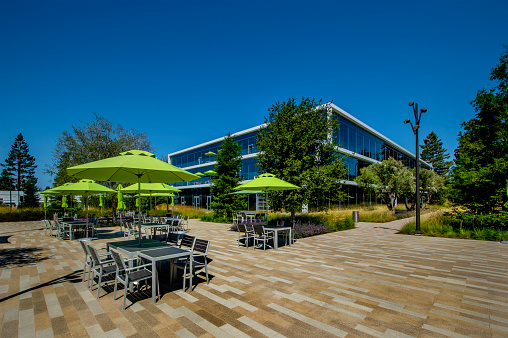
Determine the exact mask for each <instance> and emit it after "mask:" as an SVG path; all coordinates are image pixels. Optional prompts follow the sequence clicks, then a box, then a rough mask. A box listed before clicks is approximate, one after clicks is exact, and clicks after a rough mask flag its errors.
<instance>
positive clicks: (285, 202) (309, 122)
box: [257, 98, 346, 219]
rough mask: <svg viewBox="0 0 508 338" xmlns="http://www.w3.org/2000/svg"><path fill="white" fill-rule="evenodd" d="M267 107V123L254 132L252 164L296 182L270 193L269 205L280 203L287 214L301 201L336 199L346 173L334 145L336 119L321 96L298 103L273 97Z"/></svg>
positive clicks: (320, 203) (275, 206) (316, 202)
mask: <svg viewBox="0 0 508 338" xmlns="http://www.w3.org/2000/svg"><path fill="white" fill-rule="evenodd" d="M268 112H269V116H268V118H266V117H265V123H266V127H265V128H264V129H262V130H261V131H260V132H259V133H258V136H257V144H258V149H259V151H260V153H259V156H258V162H257V165H258V166H260V167H261V168H262V171H264V172H270V173H272V174H274V175H276V176H277V177H278V178H280V179H283V180H285V181H287V182H290V183H292V184H295V185H297V186H299V187H301V189H298V190H290V191H283V192H277V193H273V194H272V198H271V200H270V204H271V207H272V208H273V209H274V210H279V209H282V208H285V209H286V210H288V211H290V212H291V217H292V219H294V215H295V212H296V211H299V210H301V209H302V206H303V205H304V204H311V205H315V206H318V207H319V206H321V208H322V209H326V208H327V207H328V203H323V201H324V200H325V199H326V200H328V199H331V200H338V199H340V197H341V196H342V195H343V192H342V185H341V184H340V183H339V181H340V180H341V179H343V178H344V177H345V176H346V169H345V168H344V163H343V162H342V161H341V160H340V159H339V157H338V155H337V153H336V151H335V143H334V138H333V135H334V131H335V130H337V128H338V123H337V119H335V118H332V117H331V116H329V114H328V109H327V107H326V106H323V105H321V101H319V102H316V101H315V100H314V99H309V98H302V101H301V102H299V103H297V102H296V100H295V99H294V98H290V99H288V101H287V102H282V103H281V102H277V103H275V104H274V105H272V107H271V108H269V109H268Z"/></svg>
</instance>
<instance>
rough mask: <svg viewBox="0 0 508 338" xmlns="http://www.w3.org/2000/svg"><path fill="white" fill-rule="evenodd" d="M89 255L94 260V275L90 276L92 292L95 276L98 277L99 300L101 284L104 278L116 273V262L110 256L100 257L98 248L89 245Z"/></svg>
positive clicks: (92, 269) (92, 270)
mask: <svg viewBox="0 0 508 338" xmlns="http://www.w3.org/2000/svg"><path fill="white" fill-rule="evenodd" d="M87 249H88V254H89V255H90V257H91V259H92V268H91V272H92V275H91V276H88V277H89V279H90V291H92V289H93V283H94V280H95V276H98V279H97V299H99V296H100V292H101V284H102V278H103V277H105V276H107V275H111V274H113V273H116V266H115V265H114V264H113V263H114V261H113V259H112V258H111V255H110V254H107V255H100V254H99V252H98V251H97V249H96V248H94V247H93V246H91V245H87Z"/></svg>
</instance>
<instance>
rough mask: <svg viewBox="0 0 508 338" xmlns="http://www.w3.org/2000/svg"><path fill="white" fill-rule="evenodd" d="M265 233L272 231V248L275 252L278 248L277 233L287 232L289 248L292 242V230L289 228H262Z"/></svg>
mask: <svg viewBox="0 0 508 338" xmlns="http://www.w3.org/2000/svg"><path fill="white" fill-rule="evenodd" d="M263 228H264V229H265V231H272V232H273V233H274V235H275V236H274V237H275V238H274V240H273V248H274V249H275V250H277V249H278V248H279V231H287V230H289V246H291V242H292V241H293V237H292V231H293V228H291V227H278V226H263Z"/></svg>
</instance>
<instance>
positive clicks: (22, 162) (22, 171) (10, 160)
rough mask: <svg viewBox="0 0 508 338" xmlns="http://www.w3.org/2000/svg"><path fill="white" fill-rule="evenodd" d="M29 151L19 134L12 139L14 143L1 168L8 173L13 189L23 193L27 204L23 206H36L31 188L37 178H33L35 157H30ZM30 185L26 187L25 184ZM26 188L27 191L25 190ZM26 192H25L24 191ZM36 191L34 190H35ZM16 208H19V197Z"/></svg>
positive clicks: (21, 135) (35, 198)
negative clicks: (11, 179) (12, 180)
mask: <svg viewBox="0 0 508 338" xmlns="http://www.w3.org/2000/svg"><path fill="white" fill-rule="evenodd" d="M29 152H30V149H29V147H28V143H26V141H25V139H24V138H23V134H21V133H19V135H18V136H16V138H15V139H14V143H13V144H12V146H11V151H10V152H9V155H8V156H7V159H6V160H5V163H3V164H2V166H3V167H4V168H5V169H6V170H7V172H8V173H10V175H8V174H7V175H8V176H10V177H12V178H13V179H14V188H15V189H16V190H17V191H23V193H24V195H25V197H24V198H26V199H28V201H29V204H27V203H25V204H24V205H25V206H36V205H37V203H34V200H37V197H36V196H35V192H34V190H33V187H35V184H37V178H36V177H35V168H37V166H36V165H35V157H33V156H32V155H30V153H29ZM28 181H30V183H29V184H28V185H27V182H28ZM25 188H28V189H25ZM25 190H26V191H25ZM35 191H36V190H35ZM16 205H17V206H20V203H19V195H18V202H17V203H16Z"/></svg>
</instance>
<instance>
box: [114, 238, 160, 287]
mask: <svg viewBox="0 0 508 338" xmlns="http://www.w3.org/2000/svg"><path fill="white" fill-rule="evenodd" d="M164 246H169V244H166V243H163V242H159V241H155V240H153V239H147V238H142V239H141V245H140V243H139V239H131V240H128V241H118V242H108V243H106V247H107V250H108V251H109V250H110V249H114V250H116V251H119V252H121V253H123V254H125V255H127V257H128V258H129V259H130V261H129V264H128V265H129V268H133V267H134V264H133V261H132V259H133V258H134V256H139V253H141V252H143V251H147V250H153V249H157V248H160V247H164ZM131 291H132V287H131Z"/></svg>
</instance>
